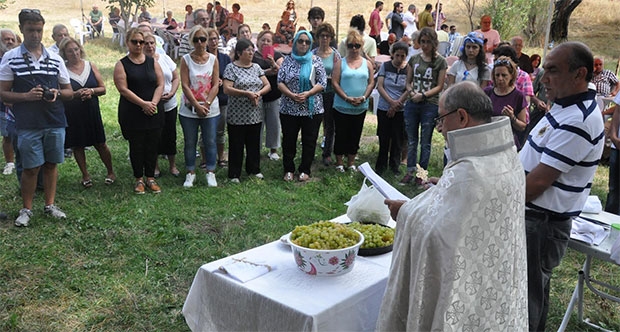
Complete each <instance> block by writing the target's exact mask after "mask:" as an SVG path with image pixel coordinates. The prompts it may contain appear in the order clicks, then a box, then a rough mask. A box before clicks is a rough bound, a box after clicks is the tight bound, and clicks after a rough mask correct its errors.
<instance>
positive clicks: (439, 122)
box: [434, 108, 459, 126]
mask: <svg viewBox="0 0 620 332" xmlns="http://www.w3.org/2000/svg"><path fill="white" fill-rule="evenodd" d="M458 110H459V109H458V108H457V109H455V110H453V111H450V112H448V113H446V114H444V115H440V116H438V117H436V118H435V120H434V121H435V126H438V125H440V124H443V119H444V118H445V117H446V116H448V115H450V114H452V113H454V112H456V111H458Z"/></svg>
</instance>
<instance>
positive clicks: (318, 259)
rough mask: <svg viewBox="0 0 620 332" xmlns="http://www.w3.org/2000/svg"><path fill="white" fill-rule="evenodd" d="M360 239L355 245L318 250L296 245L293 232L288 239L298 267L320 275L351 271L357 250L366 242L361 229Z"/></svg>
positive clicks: (333, 274)
mask: <svg viewBox="0 0 620 332" xmlns="http://www.w3.org/2000/svg"><path fill="white" fill-rule="evenodd" d="M355 232H357V233H358V234H359V236H360V240H359V241H358V242H357V243H356V244H355V245H353V246H351V247H347V248H342V249H334V250H318V249H310V248H305V247H301V246H298V245H296V244H295V243H293V241H291V234H290V233H289V234H288V238H287V241H288V243H289V244H290V245H291V248H292V249H293V257H294V258H295V263H296V264H297V267H298V268H299V269H300V270H302V271H304V272H306V273H307V274H310V275H318V276H337V275H341V274H345V273H347V272H351V270H352V269H353V264H354V263H355V257H357V251H358V250H359V248H360V246H361V245H362V243H364V235H363V234H362V233H360V232H359V231H355Z"/></svg>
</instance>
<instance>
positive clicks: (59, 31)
mask: <svg viewBox="0 0 620 332" xmlns="http://www.w3.org/2000/svg"><path fill="white" fill-rule="evenodd" d="M65 37H69V32H68V31H67V27H66V26H64V25H62V24H56V25H54V28H53V29H52V39H53V40H54V44H52V46H50V47H48V48H47V51H48V52H54V53H56V54H58V53H59V52H60V50H59V49H58V46H59V45H60V41H61V40H62V39H63V38H65Z"/></svg>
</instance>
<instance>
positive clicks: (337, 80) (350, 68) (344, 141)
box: [332, 30, 374, 172]
mask: <svg viewBox="0 0 620 332" xmlns="http://www.w3.org/2000/svg"><path fill="white" fill-rule="evenodd" d="M346 45H347V56H346V57H345V58H344V59H342V61H340V62H338V63H335V64H334V70H333V71H332V85H333V87H334V91H335V92H336V96H335V97H334V109H335V110H336V112H334V123H335V132H336V138H335V141H334V154H335V155H336V170H337V171H339V172H344V164H343V159H344V155H345V154H346V155H347V168H348V169H349V170H350V171H352V172H355V171H357V168H356V167H355V156H356V155H357V150H358V149H359V143H360V138H361V136H362V128H363V127H364V119H365V118H366V110H368V100H367V98H368V97H369V96H370V93H371V92H372V89H373V87H374V75H373V74H374V70H373V65H372V64H371V63H370V62H368V61H366V59H365V58H364V57H362V46H363V45H364V39H363V38H362V36H361V35H360V34H359V32H357V31H356V30H351V31H349V34H348V35H347V39H346Z"/></svg>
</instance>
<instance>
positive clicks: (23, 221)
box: [15, 208, 32, 227]
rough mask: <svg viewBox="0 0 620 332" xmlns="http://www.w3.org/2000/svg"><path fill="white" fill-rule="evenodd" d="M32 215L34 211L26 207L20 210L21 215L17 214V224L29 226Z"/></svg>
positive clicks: (18, 225)
mask: <svg viewBox="0 0 620 332" xmlns="http://www.w3.org/2000/svg"><path fill="white" fill-rule="evenodd" d="M30 217H32V211H30V210H28V209H26V208H23V209H21V210H19V216H17V219H15V226H17V227H20V226H23V227H26V226H28V223H29V222H30Z"/></svg>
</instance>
